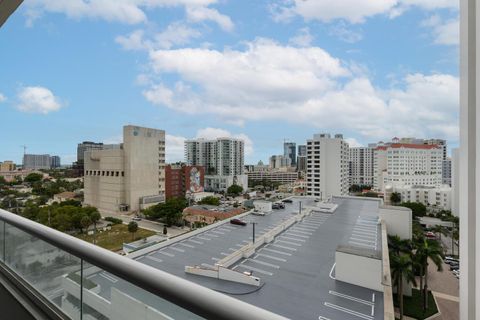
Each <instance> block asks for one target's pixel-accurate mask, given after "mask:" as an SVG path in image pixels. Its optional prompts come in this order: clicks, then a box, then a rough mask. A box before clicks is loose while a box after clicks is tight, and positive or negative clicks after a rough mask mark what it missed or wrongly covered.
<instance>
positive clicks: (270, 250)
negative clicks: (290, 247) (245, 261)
mask: <svg viewBox="0 0 480 320" xmlns="http://www.w3.org/2000/svg"><path fill="white" fill-rule="evenodd" d="M260 250H265V251H269V252H273V253H278V254H283V255H284V256H291V255H292V254H291V253H288V252H283V251H279V250H274V249H269V248H262V249H260Z"/></svg>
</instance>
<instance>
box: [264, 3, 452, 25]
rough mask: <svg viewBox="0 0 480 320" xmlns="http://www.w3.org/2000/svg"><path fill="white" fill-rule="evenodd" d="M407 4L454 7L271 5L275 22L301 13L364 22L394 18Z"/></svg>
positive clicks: (448, 5) (314, 17)
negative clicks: (388, 17) (376, 17)
mask: <svg viewBox="0 0 480 320" xmlns="http://www.w3.org/2000/svg"><path fill="white" fill-rule="evenodd" d="M410 7H419V8H421V9H424V10H434V9H448V8H451V9H456V8H458V1H455V0H337V1H319V0H291V1H284V3H283V4H280V5H279V4H273V5H272V6H271V8H272V13H273V19H274V20H275V21H288V20H290V19H291V18H293V17H294V16H297V15H298V16H301V17H303V18H304V19H306V20H319V21H322V22H331V21H333V20H337V19H340V20H346V21H348V22H350V23H363V22H365V20H366V19H367V18H370V17H373V16H376V15H388V16H390V17H392V18H393V17H396V16H398V15H401V14H402V13H403V12H405V11H406V10H408V8H410Z"/></svg>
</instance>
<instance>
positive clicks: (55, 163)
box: [50, 156, 61, 169]
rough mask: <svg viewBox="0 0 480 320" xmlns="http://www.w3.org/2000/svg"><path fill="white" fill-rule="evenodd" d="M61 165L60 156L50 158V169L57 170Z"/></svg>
mask: <svg viewBox="0 0 480 320" xmlns="http://www.w3.org/2000/svg"><path fill="white" fill-rule="evenodd" d="M60 166H61V164H60V157H59V156H51V157H50V167H51V168H52V169H55V168H60Z"/></svg>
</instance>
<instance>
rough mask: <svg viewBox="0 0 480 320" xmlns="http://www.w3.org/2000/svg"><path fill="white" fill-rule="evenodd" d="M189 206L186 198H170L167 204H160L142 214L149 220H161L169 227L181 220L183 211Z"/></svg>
mask: <svg viewBox="0 0 480 320" xmlns="http://www.w3.org/2000/svg"><path fill="white" fill-rule="evenodd" d="M187 206H188V202H187V200H186V199H185V198H170V199H167V200H166V201H165V203H159V204H156V205H154V206H152V207H150V208H148V209H145V210H143V211H142V213H143V214H144V215H145V217H147V218H148V219H153V220H157V219H160V220H162V221H163V222H164V223H165V224H167V225H168V226H171V225H172V224H175V223H177V222H178V221H179V220H180V219H181V217H182V212H183V209H185V208H186V207H187Z"/></svg>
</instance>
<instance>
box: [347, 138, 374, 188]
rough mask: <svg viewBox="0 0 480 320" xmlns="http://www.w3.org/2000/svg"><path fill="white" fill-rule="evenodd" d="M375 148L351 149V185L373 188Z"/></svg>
mask: <svg viewBox="0 0 480 320" xmlns="http://www.w3.org/2000/svg"><path fill="white" fill-rule="evenodd" d="M373 151H374V148H371V147H354V148H350V149H349V154H350V162H349V171H350V172H349V174H350V185H354V184H355V185H360V186H373V163H374V152H373Z"/></svg>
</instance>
